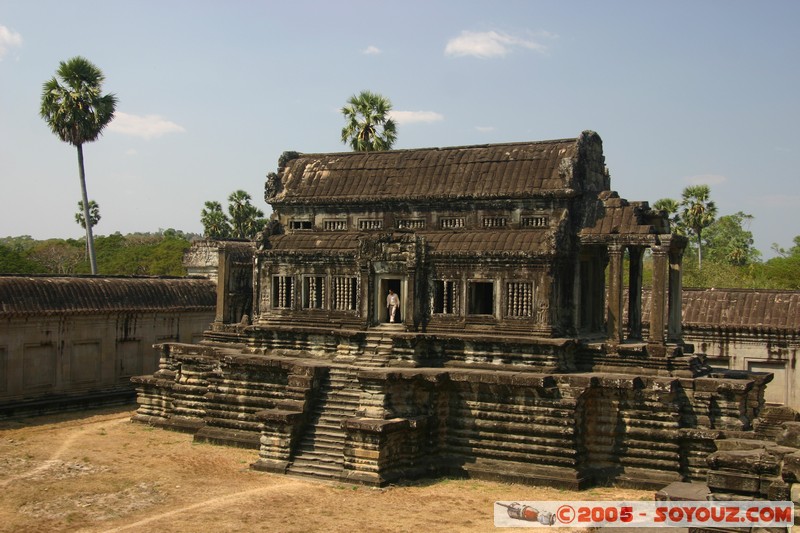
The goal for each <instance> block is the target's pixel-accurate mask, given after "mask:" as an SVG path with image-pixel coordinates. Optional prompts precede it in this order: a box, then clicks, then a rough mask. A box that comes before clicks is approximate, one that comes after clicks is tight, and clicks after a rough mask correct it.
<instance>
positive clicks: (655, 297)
mask: <svg viewBox="0 0 800 533" xmlns="http://www.w3.org/2000/svg"><path fill="white" fill-rule="evenodd" d="M652 251H653V291H652V293H651V296H650V334H649V338H648V339H647V341H648V344H652V345H656V346H660V347H661V348H662V352H663V346H664V317H665V315H666V309H667V306H666V304H667V249H666V247H664V246H661V245H657V246H653V248H652Z"/></svg>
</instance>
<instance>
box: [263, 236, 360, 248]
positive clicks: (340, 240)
mask: <svg viewBox="0 0 800 533" xmlns="http://www.w3.org/2000/svg"><path fill="white" fill-rule="evenodd" d="M358 237H359V234H358V233H337V232H332V231H331V232H322V231H314V232H308V233H300V232H298V233H289V234H287V235H274V236H271V237H270V238H269V248H270V249H272V250H276V251H281V252H291V251H302V252H306V251H310V250H321V251H347V250H356V249H357V248H358Z"/></svg>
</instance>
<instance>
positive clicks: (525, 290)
mask: <svg viewBox="0 0 800 533" xmlns="http://www.w3.org/2000/svg"><path fill="white" fill-rule="evenodd" d="M506 316H509V317H525V318H527V317H532V316H533V283H531V282H528V281H510V282H508V283H507V284H506Z"/></svg>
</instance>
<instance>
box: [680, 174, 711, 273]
mask: <svg viewBox="0 0 800 533" xmlns="http://www.w3.org/2000/svg"><path fill="white" fill-rule="evenodd" d="M710 196H711V189H710V188H709V187H708V185H692V186H689V187H686V188H685V189H684V190H683V195H682V199H681V208H682V211H681V218H682V219H683V223H684V224H685V225H686V227H687V228H688V229H690V230H691V231H692V233H694V234H695V235H696V236H697V268H698V269H700V270H702V269H703V241H702V237H703V229H705V228H707V227H708V226H710V225H711V224H712V223H713V222H714V219H715V218H716V217H717V206H716V205H715V204H714V202H713V201H711V200H710V199H709V198H710Z"/></svg>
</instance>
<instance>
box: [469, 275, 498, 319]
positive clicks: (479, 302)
mask: <svg viewBox="0 0 800 533" xmlns="http://www.w3.org/2000/svg"><path fill="white" fill-rule="evenodd" d="M469 314H470V315H493V314H494V282H493V281H471V282H470V283H469Z"/></svg>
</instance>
